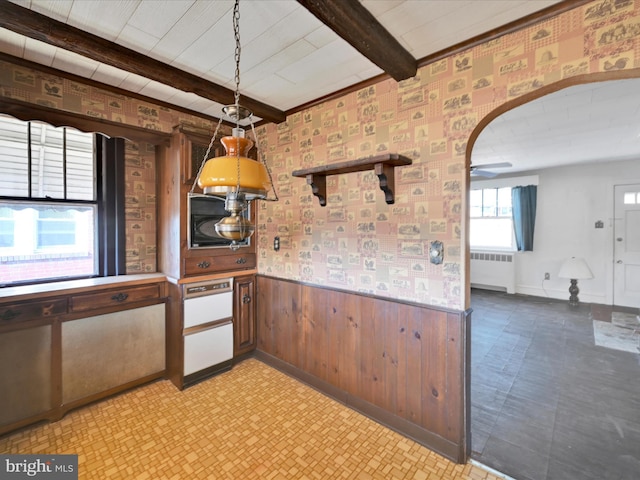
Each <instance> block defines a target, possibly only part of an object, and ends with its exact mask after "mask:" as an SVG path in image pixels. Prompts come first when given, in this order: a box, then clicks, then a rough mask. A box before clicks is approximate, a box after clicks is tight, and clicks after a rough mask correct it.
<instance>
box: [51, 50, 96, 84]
mask: <svg viewBox="0 0 640 480" xmlns="http://www.w3.org/2000/svg"><path fill="white" fill-rule="evenodd" d="M98 65H99V64H98V62H96V61H94V60H89V59H88V58H85V57H82V56H80V55H77V54H75V53H71V52H67V51H66V50H62V49H61V48H58V49H56V56H55V58H54V59H53V62H52V63H51V66H52V67H53V68H57V69H58V70H62V71H63V72H68V73H71V74H73V75H78V76H80V77H85V78H91V76H92V75H93V72H95V71H96V70H97V68H98Z"/></svg>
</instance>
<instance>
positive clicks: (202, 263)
mask: <svg viewBox="0 0 640 480" xmlns="http://www.w3.org/2000/svg"><path fill="white" fill-rule="evenodd" d="M210 266H211V264H210V263H209V262H207V261H206V260H203V261H202V262H200V263H199V264H198V268H209V267H210Z"/></svg>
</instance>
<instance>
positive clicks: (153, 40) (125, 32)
mask: <svg viewBox="0 0 640 480" xmlns="http://www.w3.org/2000/svg"><path fill="white" fill-rule="evenodd" d="M159 41H160V39H159V38H158V37H154V36H153V35H150V34H148V33H147V32H144V31H142V30H138V29H137V28H135V27H133V26H131V25H125V26H124V28H123V29H122V31H121V32H120V35H118V38H117V39H116V43H117V44H119V45H122V46H123V47H127V48H130V49H131V50H133V51H136V52H139V53H143V54H145V55H148V53H149V52H150V51H151V50H152V49H153V47H155V46H156V45H157V44H158V42H159Z"/></svg>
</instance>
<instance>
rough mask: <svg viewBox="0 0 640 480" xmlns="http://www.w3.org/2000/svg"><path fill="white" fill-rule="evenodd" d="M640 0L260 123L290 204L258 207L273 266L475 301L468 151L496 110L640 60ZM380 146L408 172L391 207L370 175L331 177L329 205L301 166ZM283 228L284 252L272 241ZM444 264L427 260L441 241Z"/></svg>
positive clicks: (399, 177) (322, 278)
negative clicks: (468, 269) (469, 255)
mask: <svg viewBox="0 0 640 480" xmlns="http://www.w3.org/2000/svg"><path fill="white" fill-rule="evenodd" d="M639 33H640V1H635V2H634V1H632V0H628V1H608V0H607V1H597V2H592V3H590V4H587V5H585V6H583V7H580V8H577V9H574V10H572V11H571V12H568V13H566V14H563V15H561V16H558V17H555V18H554V19H551V20H549V21H545V22H542V23H539V24H537V25H535V26H533V27H531V28H528V29H525V30H521V31H519V32H516V33H513V34H510V35H506V36H503V37H501V38H499V39H497V40H494V41H491V42H488V43H485V44H483V45H480V46H478V47H475V48H472V49H470V50H468V51H465V52H462V53H460V54H457V55H454V56H452V57H449V58H446V59H443V60H441V61H438V62H435V63H433V64H431V65H428V66H425V67H423V68H421V69H420V70H419V71H418V75H417V76H416V77H415V78H412V79H409V80H406V81H403V82H400V83H396V82H395V81H393V80H387V81H383V82H381V83H378V84H375V85H373V86H370V87H367V88H364V89H362V90H360V91H358V92H355V93H352V94H348V95H345V96H344V97H341V98H339V99H337V100H331V101H327V102H325V103H323V104H322V105H318V106H315V107H313V108H310V109H308V110H305V111H302V112H300V113H296V114H295V115H292V116H290V117H289V118H288V119H287V122H286V123H283V124H281V125H268V126H265V127H264V128H261V129H260V135H261V145H262V148H263V150H264V151H265V152H266V154H267V158H268V161H269V165H270V167H271V168H272V170H273V174H274V178H276V179H277V181H276V183H277V188H278V194H279V196H280V200H281V201H280V202H278V203H269V202H263V203H262V204H261V208H260V210H259V219H258V224H259V225H258V228H259V234H260V236H259V243H258V247H259V270H260V272H261V273H265V274H269V275H274V276H277V277H282V278H289V279H296V280H301V281H304V282H308V283H311V284H317V285H332V286H336V287H339V288H343V289H346V290H351V291H358V292H366V293H371V294H376V295H381V296H385V297H393V298H400V299H407V300H411V301H416V302H419V303H426V304H431V305H441V306H446V307H450V308H454V309H462V308H465V305H466V302H467V299H466V298H465V295H466V292H465V288H464V282H465V278H464V275H465V273H464V272H465V256H464V252H465V242H466V235H465V232H464V231H463V229H464V228H465V226H464V225H465V222H464V221H463V219H464V218H465V216H466V205H465V200H464V199H465V191H466V189H467V187H468V185H467V177H466V173H465V161H466V149H467V143H468V141H469V138H470V135H471V134H472V132H473V131H474V129H475V128H476V126H478V123H479V122H480V121H481V120H482V119H483V118H484V117H485V116H487V114H489V113H490V112H492V111H493V110H494V109H496V108H497V107H498V106H500V105H502V104H504V103H505V102H508V101H511V100H513V99H516V98H517V97H519V96H521V95H524V94H527V93H529V92H533V91H535V90H536V89H538V88H540V87H543V86H548V85H550V84H553V83H554V82H557V81H559V80H561V79H565V78H568V77H572V76H576V75H581V74H589V73H594V72H609V71H610V72H615V71H619V70H623V69H624V70H627V69H631V68H635V67H636V66H637V65H638V58H639V53H640V40H639V37H638V35H639ZM380 153H400V154H403V155H406V156H408V157H409V158H411V159H412V160H413V164H412V165H411V166H406V167H401V168H399V169H396V190H397V194H396V201H395V204H393V205H387V204H386V203H385V202H384V195H383V193H382V192H381V191H380V190H379V188H378V184H377V178H376V176H375V175H374V174H373V172H372V171H369V172H363V173H349V174H343V175H336V176H331V177H328V178H327V206H326V207H320V206H319V204H318V200H317V198H315V197H314V196H313V195H312V193H311V188H310V187H309V186H307V184H306V181H305V179H304V178H296V177H292V176H291V172H292V171H293V170H297V169H300V168H305V167H310V166H318V165H324V164H332V163H336V162H341V161H346V160H351V159H356V158H361V157H367V156H371V155H376V154H380ZM275 236H279V237H280V239H281V242H280V243H281V249H280V251H278V252H275V251H274V250H273V247H272V244H273V238H274V237H275ZM434 240H439V241H441V242H443V244H444V246H445V251H444V263H443V264H442V265H433V264H431V263H430V262H429V261H428V258H427V252H428V248H429V244H430V242H432V241H434Z"/></svg>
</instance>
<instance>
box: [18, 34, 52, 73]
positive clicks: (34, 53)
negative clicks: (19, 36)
mask: <svg viewBox="0 0 640 480" xmlns="http://www.w3.org/2000/svg"><path fill="white" fill-rule="evenodd" d="M57 50H58V48H57V47H54V46H53V45H49V44H48V43H44V42H40V41H38V40H34V39H32V38H27V39H26V43H25V47H24V59H25V60H29V61H31V62H35V63H38V64H40V65H46V66H47V67H50V66H51V64H52V63H53V59H54V58H55V56H56V51H57Z"/></svg>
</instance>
